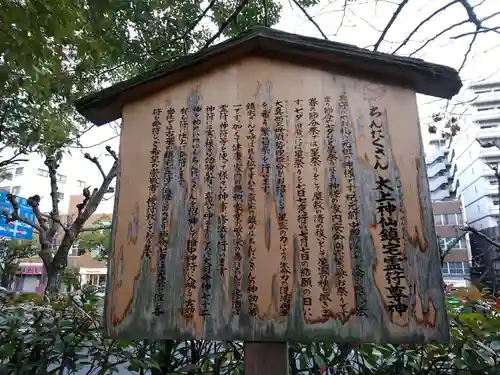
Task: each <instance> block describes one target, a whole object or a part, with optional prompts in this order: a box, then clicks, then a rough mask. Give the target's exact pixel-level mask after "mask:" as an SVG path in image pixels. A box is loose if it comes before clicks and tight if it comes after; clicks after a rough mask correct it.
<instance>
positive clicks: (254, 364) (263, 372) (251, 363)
mask: <svg viewBox="0 0 500 375" xmlns="http://www.w3.org/2000/svg"><path fill="white" fill-rule="evenodd" d="M243 351H244V354H245V374H246V375H287V374H288V345H287V344H286V342H267V343H262V342H245V343H244V344H243Z"/></svg>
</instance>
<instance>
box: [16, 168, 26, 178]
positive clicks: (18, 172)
mask: <svg viewBox="0 0 500 375" xmlns="http://www.w3.org/2000/svg"><path fill="white" fill-rule="evenodd" d="M23 173H24V167H19V168H16V176H22V175H23Z"/></svg>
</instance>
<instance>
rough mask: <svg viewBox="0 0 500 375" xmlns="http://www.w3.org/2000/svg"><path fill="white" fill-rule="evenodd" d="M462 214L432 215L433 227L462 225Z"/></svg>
mask: <svg viewBox="0 0 500 375" xmlns="http://www.w3.org/2000/svg"><path fill="white" fill-rule="evenodd" d="M462 224H463V219H462V214H441V215H434V225H462Z"/></svg>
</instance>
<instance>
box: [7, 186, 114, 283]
mask: <svg viewBox="0 0 500 375" xmlns="http://www.w3.org/2000/svg"><path fill="white" fill-rule="evenodd" d="M82 201H83V196H81V195H73V196H70V197H69V204H68V206H69V207H68V213H67V214H65V215H62V217H61V221H62V222H63V223H66V224H69V223H71V222H73V220H74V219H75V218H76V215H77V207H76V206H77V204H78V203H81V202H82ZM102 217H103V214H94V215H92V216H91V217H90V218H89V220H88V221H87V222H86V225H85V227H86V228H89V227H92V226H93V223H94V222H96V221H98V220H101V219H102ZM107 224H109V225H111V222H108V223H106V222H104V223H103V225H107ZM63 236H64V233H63V232H62V231H61V232H60V233H58V235H56V237H55V243H54V248H57V246H58V245H59V243H60V241H61V240H62V238H63ZM82 250H84V251H82ZM91 250H92V249H81V248H79V246H78V242H76V243H75V244H73V246H72V247H71V249H70V251H69V254H68V267H70V268H73V269H74V270H75V271H76V272H77V273H78V275H79V279H80V283H81V284H82V285H83V284H89V285H95V286H103V285H105V283H106V275H107V265H106V264H105V263H104V262H101V261H98V260H96V259H95V256H96V255H97V254H96V253H93V252H92V251H91ZM43 279H44V275H43V263H42V261H41V259H40V257H38V256H35V257H31V258H25V259H21V260H20V263H19V271H18V273H17V275H16V279H15V282H14V285H13V287H14V289H15V290H17V291H22V292H41V291H42V288H43V287H44V285H43V283H42V282H41V281H42V280H43ZM63 291H64V290H63Z"/></svg>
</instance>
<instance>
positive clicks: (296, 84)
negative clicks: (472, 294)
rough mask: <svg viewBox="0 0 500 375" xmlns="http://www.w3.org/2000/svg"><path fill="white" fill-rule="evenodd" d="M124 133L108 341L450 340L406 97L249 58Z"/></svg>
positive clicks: (194, 82)
mask: <svg viewBox="0 0 500 375" xmlns="http://www.w3.org/2000/svg"><path fill="white" fill-rule="evenodd" d="M458 87H459V86H458ZM457 90H458V89H457ZM88 107H89V106H87V108H88ZM82 112H83V113H85V110H82ZM89 117H91V116H89ZM122 117H123V126H122V134H121V143H120V174H119V181H118V186H117V187H118V197H117V202H116V209H115V212H114V215H115V216H114V224H113V226H114V234H113V242H114V251H113V254H112V256H111V259H110V262H109V274H110V277H109V278H108V279H109V282H108V291H107V301H106V328H107V331H108V333H109V334H111V335H113V336H116V337H125V338H133V339H137V338H148V339H159V338H176V339H189V338H197V339H209V340H249V341H267V340H269V341H288V340H298V341H312V340H320V341H322V340H323V341H326V340H334V341H336V342H355V343H359V342H392V343H419V342H445V341H447V340H448V335H449V333H448V322H447V316H446V308H445V303H444V284H443V280H442V276H441V266H440V259H439V251H438V248H437V241H436V235H435V232H434V228H433V215H432V208H431V201H430V194H429V190H428V185H427V178H426V169H425V162H424V155H423V153H422V143H421V134H420V126H419V123H418V113H417V104H416V98H415V90H414V89H411V88H403V87H400V86H397V85H392V84H389V83H375V81H373V80H370V79H366V78H356V77H354V76H353V75H348V74H341V73H336V72H335V71H332V70H325V69H318V68H313V67H308V68H306V67H303V66H299V65H297V64H294V63H292V62H286V61H283V60H275V59H273V58H269V57H259V56H252V55H251V54H249V55H246V56H243V57H241V58H239V59H238V60H236V61H234V62H231V63H228V64H226V65H223V66H220V67H217V68H214V69H210V70H209V71H207V72H206V73H205V74H201V75H200V74H198V75H196V76H194V77H191V78H186V79H183V80H179V81H178V82H176V83H175V84H173V85H170V86H169V87H164V88H161V89H157V90H156V91H155V92H154V93H153V94H145V95H143V96H142V97H141V98H138V99H136V100H129V101H128V102H124V103H123V114H122ZM99 121H100V120H99Z"/></svg>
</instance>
